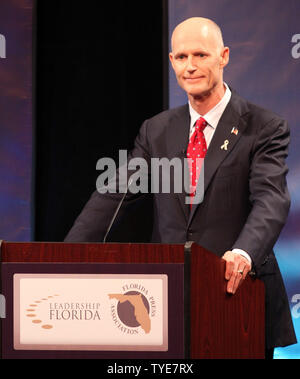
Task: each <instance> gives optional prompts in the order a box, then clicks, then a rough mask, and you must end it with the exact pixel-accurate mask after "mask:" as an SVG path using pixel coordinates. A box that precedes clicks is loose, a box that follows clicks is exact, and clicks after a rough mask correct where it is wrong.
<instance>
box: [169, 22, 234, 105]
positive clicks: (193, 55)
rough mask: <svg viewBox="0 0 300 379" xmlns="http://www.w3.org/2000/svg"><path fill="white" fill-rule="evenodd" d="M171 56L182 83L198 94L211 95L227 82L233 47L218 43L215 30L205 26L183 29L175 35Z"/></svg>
mask: <svg viewBox="0 0 300 379" xmlns="http://www.w3.org/2000/svg"><path fill="white" fill-rule="evenodd" d="M172 45H173V51H172V53H170V60H171V63H172V66H173V69H174V71H175V74H176V77H177V81H178V84H179V85H180V86H181V87H182V88H183V90H184V91H186V92H187V94H188V96H189V97H190V96H192V97H194V98H197V97H203V96H207V95H209V94H210V93H211V92H212V91H213V89H214V88H216V87H218V86H220V85H223V68H224V67H225V65H226V64H227V63H228V59H229V49H228V48H224V47H223V46H222V45H220V44H219V43H218V39H217V38H216V36H215V34H214V33H209V32H208V31H207V30H206V33H205V29H204V30H201V29H197V31H194V32H193V31H191V30H182V31H178V32H175V33H174V35H173V43H172Z"/></svg>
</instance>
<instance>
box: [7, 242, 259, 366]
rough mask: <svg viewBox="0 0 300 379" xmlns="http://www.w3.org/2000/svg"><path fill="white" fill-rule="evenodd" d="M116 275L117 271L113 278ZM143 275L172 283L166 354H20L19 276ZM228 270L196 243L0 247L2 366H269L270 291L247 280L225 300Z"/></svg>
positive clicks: (36, 351) (38, 244) (256, 282)
mask: <svg viewBox="0 0 300 379" xmlns="http://www.w3.org/2000/svg"><path fill="white" fill-rule="evenodd" d="M114 270H115V271H114ZM57 272H59V273H63V274H66V273H70V272H71V273H78V274H82V273H94V274H95V273H111V272H116V273H126V274H129V273H133V272H134V273H139V274H147V275H151V274H158V273H159V274H164V275H166V276H168V290H167V291H168V331H167V338H168V349H167V351H155V350H154V351H122V350H121V349H120V350H119V351H103V350H102V351H97V350H93V351H87V350H85V351H78V350H76V351H68V350H67V349H65V350H63V351H57V350H53V349H52V350H46V349H44V350H42V351H39V350H35V351H31V350H28V349H26V350H15V349H14V345H13V340H14V333H15V331H14V325H15V324H14V323H13V319H14V317H15V315H14V301H13V297H14V295H13V277H14V275H15V274H20V273H31V274H32V273H47V274H51V273H53V274H55V273H57ZM224 273H225V262H224V261H223V260H222V259H220V258H219V257H217V256H216V255H214V254H212V253H210V252H209V251H207V250H205V249H204V248H201V247H200V246H198V245H196V244H194V243H187V244H186V245H185V246H184V245H160V244H114V243H109V244H100V243H99V244H97V243H78V244H71V243H38V242H34V243H11V242H4V241H3V242H2V244H1V293H2V294H3V295H4V296H5V298H6V318H5V319H3V320H1V321H2V325H1V329H2V332H1V345H2V351H1V355H2V358H4V359H5V358H76V359H83V358H103V359H107V358H126V359H129V358H149V359H180V358H181V359H243V358H249V359H263V358H264V354H265V346H264V341H265V328H264V320H265V315H264V302H265V300H264V285H263V283H262V282H261V281H259V280H257V279H253V278H251V277H247V278H246V280H245V282H244V283H243V285H242V286H241V287H240V288H239V290H238V291H237V293H236V294H235V295H233V296H232V295H228V294H227V293H226V280H225V278H224Z"/></svg>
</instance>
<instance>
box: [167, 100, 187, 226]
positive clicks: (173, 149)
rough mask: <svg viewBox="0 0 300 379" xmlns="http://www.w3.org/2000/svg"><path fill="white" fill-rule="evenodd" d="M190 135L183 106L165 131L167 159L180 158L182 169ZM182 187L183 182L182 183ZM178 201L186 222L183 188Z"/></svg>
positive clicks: (172, 181)
mask: <svg viewBox="0 0 300 379" xmlns="http://www.w3.org/2000/svg"><path fill="white" fill-rule="evenodd" d="M189 133H190V114H189V107H188V105H184V106H182V107H180V108H178V111H177V112H176V114H175V115H174V116H173V119H172V120H171V122H170V124H169V126H168V130H167V135H166V137H167V139H166V140H167V151H168V157H169V159H172V158H180V159H181V163H182V167H184V164H186V162H185V160H184V158H186V149H187V146H188V141H189ZM173 179H174V178H173V176H172V175H171V186H173V184H174V180H173ZM182 187H183V181H182ZM175 196H177V198H178V201H179V202H180V205H181V208H182V211H183V213H184V216H185V218H186V221H188V218H189V208H188V205H186V203H185V197H186V194H185V192H184V187H183V190H182V191H181V193H176V194H175Z"/></svg>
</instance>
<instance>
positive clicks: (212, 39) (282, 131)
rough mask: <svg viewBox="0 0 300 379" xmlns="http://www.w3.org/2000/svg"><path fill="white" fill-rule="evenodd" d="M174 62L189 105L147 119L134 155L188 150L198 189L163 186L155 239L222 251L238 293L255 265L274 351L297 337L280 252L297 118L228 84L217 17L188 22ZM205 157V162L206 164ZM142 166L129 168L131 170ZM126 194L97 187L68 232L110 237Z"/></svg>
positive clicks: (84, 237) (179, 154)
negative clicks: (292, 122)
mask: <svg viewBox="0 0 300 379" xmlns="http://www.w3.org/2000/svg"><path fill="white" fill-rule="evenodd" d="M170 61H171V64H172V67H173V69H174V71H175V74H176V77H177V81H178V84H179V85H180V86H181V87H182V88H183V90H184V91H185V92H186V93H187V97H188V104H186V105H184V106H181V107H178V108H175V109H171V110H168V111H165V112H163V113H160V114H158V115H156V116H154V117H153V118H151V119H149V120H146V121H145V122H144V123H143V125H142V127H141V129H140V132H139V134H138V136H137V138H136V141H135V147H134V149H133V150H132V151H131V153H130V154H129V157H128V161H130V159H131V158H139V159H141V158H142V159H143V160H144V161H145V162H146V163H147V164H148V165H149V167H150V166H151V158H160V159H161V158H167V159H169V160H172V159H174V158H177V159H181V160H182V161H184V160H185V159H187V160H188V162H189V169H190V185H191V187H190V188H192V189H193V190H191V192H190V193H189V194H188V195H189V196H190V198H191V201H190V202H188V203H187V202H186V193H176V191H173V192H172V191H170V193H163V192H162V191H161V192H159V193H155V194H154V225H153V236H152V240H153V242H157V243H185V242H186V241H194V242H196V243H198V244H199V245H201V246H203V247H205V248H206V249H208V250H210V251H212V252H214V253H215V254H217V255H218V256H220V257H222V258H223V259H224V260H225V261H226V271H225V277H226V280H227V281H228V284H227V291H228V292H229V293H232V294H235V293H236V291H237V289H238V287H239V286H240V285H241V284H242V282H243V280H244V279H245V278H246V276H247V275H248V274H249V272H250V271H251V272H252V274H253V275H256V276H257V277H258V278H260V279H261V280H263V281H264V283H265V288H266V348H267V353H266V355H267V356H269V354H270V357H271V356H272V352H273V349H274V347H277V346H287V345H290V344H293V343H296V337H295V333H294V329H293V325H292V320H291V315H290V310H289V303H288V299H287V296H286V292H285V288H284V284H283V281H282V277H281V274H280V271H279V268H278V264H277V261H276V258H275V255H274V252H273V246H274V244H275V242H276V240H277V238H278V236H279V234H280V231H281V229H282V227H283V226H284V224H285V222H286V218H287V215H288V212H289V207H290V199H289V194H288V190H287V185H286V174H287V171H288V169H287V166H286V163H285V159H286V157H287V154H288V144H289V128H288V125H287V123H286V121H284V120H283V119H282V118H280V117H279V116H278V115H276V114H274V113H273V112H270V111H267V110H265V109H262V108H260V107H258V106H256V105H254V104H251V103H249V102H248V101H246V100H245V99H243V98H241V97H240V96H239V95H238V94H237V93H236V92H235V91H234V90H233V89H231V88H230V87H229V86H228V85H227V84H226V83H224V81H223V71H224V68H225V67H226V65H227V64H228V63H229V48H228V47H225V46H224V43H223V38H222V33H221V30H220V28H219V27H218V26H217V25H216V24H215V23H214V22H213V21H211V20H208V19H205V18H191V19H188V20H186V21H184V22H183V23H181V24H180V25H178V26H177V27H176V28H175V30H174V32H173V35H172V52H171V53H170ZM195 154H197V155H195ZM197 156H198V157H200V158H199V159H200V160H201V159H202V160H204V166H201V165H198V160H197ZM192 158H193V159H192ZM183 165H184V163H183ZM133 172H135V171H134V170H132V169H131V168H128V177H129V176H130V175H131V174H132V173H133ZM201 173H204V181H203V182H202V183H203V187H204V188H203V192H204V197H203V201H202V202H200V203H199V202H196V201H195V198H196V197H195V196H196V194H197V192H198V191H199V190H200V188H199V184H197V181H198V180H199V178H200V177H201ZM150 174H151V173H150V172H149V173H148V177H150V176H151V175H150ZM147 179H148V178H147ZM160 179H163V178H160ZM175 181H176V178H175ZM199 182H200V180H199ZM194 190H195V191H194ZM136 196H137V195H136V194H132V193H131V191H130V190H129V191H128V193H127V195H126V197H125V202H124V204H123V206H122V208H121V209H120V214H119V216H122V215H125V214H126V210H127V209H128V206H130V205H131V204H132V203H134V202H135V200H136ZM121 198H122V194H120V193H118V194H111V193H108V194H100V193H99V192H97V191H96V192H95V193H94V194H93V195H92V197H91V199H90V200H89V202H88V203H87V204H86V206H85V207H84V209H83V211H82V213H81V214H80V215H79V217H78V218H77V220H76V222H75V224H74V226H73V228H72V229H71V231H70V232H69V234H68V236H67V237H66V239H65V240H66V241H68V242H92V241H102V240H103V237H104V235H105V232H106V230H107V227H108V225H109V223H110V220H111V218H112V215H113V213H114V210H115V209H116V207H117V206H118V203H119V201H120V199H121Z"/></svg>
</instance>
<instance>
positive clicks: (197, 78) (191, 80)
mask: <svg viewBox="0 0 300 379" xmlns="http://www.w3.org/2000/svg"><path fill="white" fill-rule="evenodd" d="M203 78H205V77H204V76H195V77H185V78H184V80H185V81H187V82H190V83H193V82H196V81H198V80H201V79H203Z"/></svg>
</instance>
